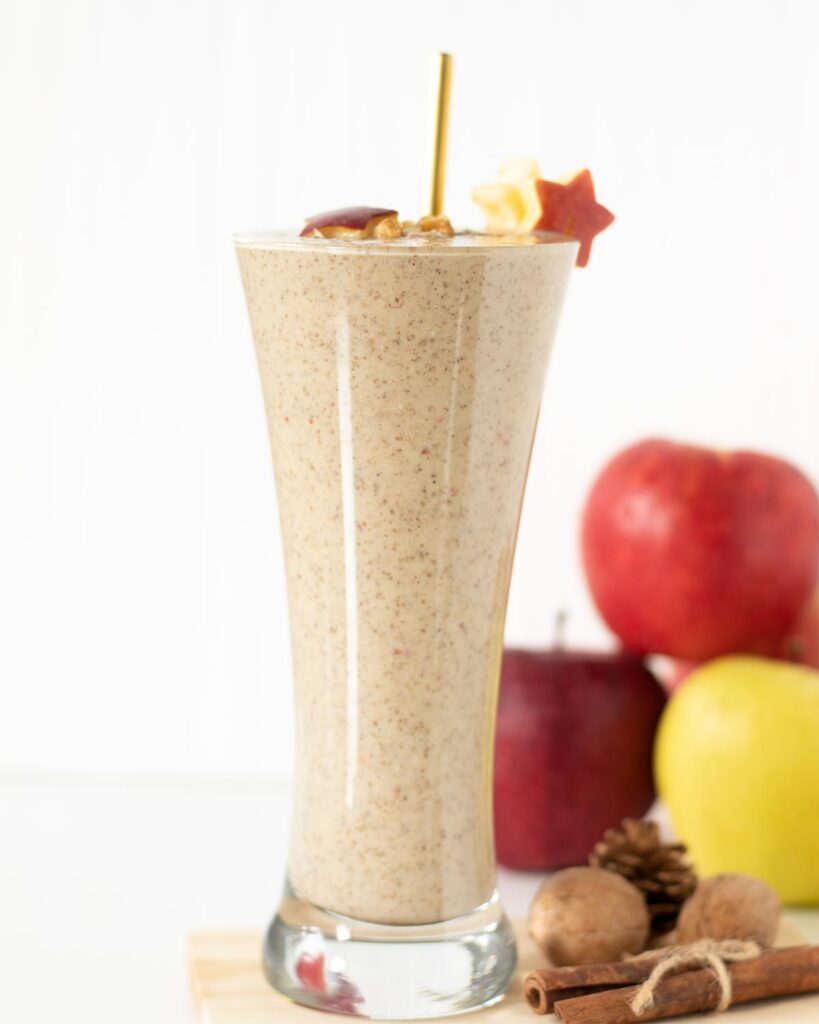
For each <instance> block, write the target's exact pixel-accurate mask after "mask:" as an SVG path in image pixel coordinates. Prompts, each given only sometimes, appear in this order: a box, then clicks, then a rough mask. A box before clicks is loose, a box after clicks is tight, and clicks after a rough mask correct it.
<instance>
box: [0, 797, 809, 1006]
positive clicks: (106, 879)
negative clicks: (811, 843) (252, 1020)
mask: <svg viewBox="0 0 819 1024" xmlns="http://www.w3.org/2000/svg"><path fill="white" fill-rule="evenodd" d="M288 809H289V798H288V791H287V788H286V787H285V786H276V785H274V784H272V783H269V782H264V781H259V782H252V781H250V782H244V783H239V782H235V781H234V782H224V781H219V780H213V781H210V782H189V781H184V780H158V781H156V782H140V781H133V780H128V779H107V780H106V779H95V778H88V779H83V778H76V779H73V780H66V779H65V778H60V779H49V778H45V777H43V778H36V777H28V778H25V779H21V778H17V779H9V778H6V779H0V820H2V823H3V836H2V841H1V842H0V1020H1V1021H3V1022H9V1024H52V1022H54V1024H56V1022H68V1024H74V1022H76V1024H145V1022H150V1024H180V1022H183V1024H185V1022H187V1021H189V1020H191V1019H192V1007H191V1002H190V997H189V993H188V985H187V978H186V973H185V941H186V937H187V935H188V934H189V933H190V932H191V931H194V930H197V929H205V928H230V927H234V926H236V927H239V926H258V927H259V928H261V927H262V926H264V925H265V924H266V923H267V920H268V918H269V916H270V914H271V912H272V910H273V908H274V906H275V903H276V900H277V897H278V894H279V888H280V885H281V881H282V877H283V872H284V867H285V858H286V833H287V827H288ZM539 881H540V878H539V877H538V876H536V875H521V874H516V873H513V872H501V879H500V884H501V890H502V893H503V896H504V900H505V904H506V906H507V909H508V911H509V912H510V914H512V915H521V914H523V913H525V911H526V907H527V904H528V901H529V899H530V897H531V894H532V892H533V891H534V889H535V887H536V886H537V885H538V883H539ZM790 913H791V915H792V916H793V917H794V919H795V920H796V922H797V924H798V926H799V927H800V928H801V929H802V931H803V933H804V934H805V935H806V936H808V937H809V938H810V939H812V940H813V941H819V913H815V912H808V911H799V912H790Z"/></svg>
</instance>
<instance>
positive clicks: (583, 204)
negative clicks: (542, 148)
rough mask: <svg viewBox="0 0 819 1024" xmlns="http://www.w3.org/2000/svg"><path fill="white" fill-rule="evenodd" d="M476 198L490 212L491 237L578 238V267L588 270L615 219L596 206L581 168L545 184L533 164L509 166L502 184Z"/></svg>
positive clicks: (474, 194)
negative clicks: (595, 243)
mask: <svg viewBox="0 0 819 1024" xmlns="http://www.w3.org/2000/svg"><path fill="white" fill-rule="evenodd" d="M472 198H473V199H474V200H475V202H476V203H477V204H478V205H479V206H480V207H481V209H482V210H483V211H484V213H485V214H486V219H487V228H486V229H487V231H489V232H491V233H511V234H528V233H529V232H530V231H556V232H558V233H559V234H561V235H565V236H566V237H567V238H576V239H577V240H578V241H579V242H580V250H579V251H578V254H577V265H578V267H585V266H586V264H587V263H588V262H589V256H590V254H591V244H592V240H593V239H594V237H595V236H596V235H598V234H599V233H600V232H601V231H603V230H604V229H605V228H607V227H608V226H609V224H611V222H612V221H613V220H614V214H613V213H611V212H610V211H609V210H607V209H606V207H605V206H601V205H600V203H598V202H597V199H596V197H595V194H594V182H593V181H592V176H591V172H590V171H588V170H582V171H580V172H579V173H577V174H575V175H574V177H572V178H571V179H569V180H568V181H565V182H558V181H546V180H545V179H543V178H541V177H540V172H539V170H538V166H537V164H536V163H535V162H534V161H533V160H514V161H509V162H507V163H505V164H504V165H503V167H502V168H501V171H500V181H499V182H498V183H497V184H495V185H480V186H478V187H477V188H475V189H473V191H472Z"/></svg>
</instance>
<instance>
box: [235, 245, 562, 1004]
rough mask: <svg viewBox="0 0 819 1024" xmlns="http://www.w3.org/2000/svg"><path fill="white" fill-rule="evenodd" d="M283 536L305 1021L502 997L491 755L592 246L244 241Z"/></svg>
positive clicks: (290, 986)
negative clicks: (526, 512) (539, 444)
mask: <svg viewBox="0 0 819 1024" xmlns="http://www.w3.org/2000/svg"><path fill="white" fill-rule="evenodd" d="M236 244H237V251H238V257H239V265H240V268H241V273H242V279H243V282H244V288H245V294H246V298H247V305H248V309H249V312H250V321H251V326H252V330H253V337H254V341H255V346H256V353H257V357H258V365H259V372H260V374H261V381H262V389H263V393H264V400H265V407H266V411H267V422H268V427H269V433H270V444H271V449H272V453H273V464H274V469H275V476H276V487H277V494H278V502H279V515H280V521H281V529H282V533H283V538H284V554H285V563H286V573H287V587H288V597H289V604H290V628H291V641H292V647H293V666H294V676H295V698H296V699H295V704H296V736H297V743H296V773H295V807H294V815H293V823H292V840H291V849H290V857H289V877H288V879H287V882H286V886H285V892H284V896H283V899H282V902H281V905H280V907H279V910H278V913H277V914H276V917H275V918H274V921H273V923H272V925H271V927H270V930H269V932H268V936H267V939H266V942H265V966H266V971H267V975H268V978H269V979H270V981H271V983H272V984H273V985H274V986H275V987H276V988H277V989H279V990H280V991H282V992H284V993H286V994H287V995H289V996H291V997H292V998H293V999H296V1000H297V1001H299V1002H302V1003H306V1004H308V1005H312V1006H317V1007H321V1008H324V1009H334V1010H337V1011H339V1012H347V1013H356V1014H361V1015H365V1016H371V1017H380V1018H393V1019H401V1018H404V1019H406V1018H417V1017H433V1016H442V1015H446V1014H449V1013H455V1012H462V1011H464V1010H469V1009H477V1008H479V1007H481V1006H485V1005H488V1004H490V1003H492V1002H494V1001H496V1000H498V999H500V998H502V996H503V994H504V992H505V990H506V986H507V984H508V982H509V979H510V977H511V974H512V972H513V970H514V965H515V948H514V939H513V936H512V934H511V930H510V928H509V925H508V923H507V921H506V919H505V917H504V915H503V912H502V910H501V908H500V905H499V902H498V896H497V892H496V888H495V858H494V846H493V835H492V805H491V789H492V786H491V781H492V753H493V743H494V725H495V706H496V698H497V686H498V673H499V666H500V658H501V652H502V644H503V626H504V617H505V614H506V599H507V591H508V586H509V577H510V573H511V569H512V558H513V553H514V548H515V538H516V533H517V525H518V518H519V514H520V507H521V501H522V497H523V490H524V485H525V480H526V472H527V468H528V463H529V455H530V451H531V446H532V440H533V437H534V431H535V424H536V421H537V415H538V408H539V405H540V398H541V392H542V386H543V379H544V374H545V371H546V365H547V362H548V357H549V351H550V349H551V345H552V340H553V337H554V334H555V329H556V326H557V321H558V316H559V312H560V307H561V304H562V301H563V296H564V293H565V290H566V285H567V282H568V278H569V274H570V271H571V267H572V265H573V264H574V260H575V256H576V252H577V244H576V243H575V242H573V241H567V240H564V239H562V238H556V237H549V236H538V237H533V236H529V237H527V238H492V237H487V236H474V235H473V236H469V235H464V236H456V238H454V239H451V240H450V239H439V240H437V241H432V240H430V239H429V238H403V239H399V240H396V241H392V242H378V241H357V242H341V241H339V240H325V239H300V238H294V237H292V236H291V237H285V236H279V235H266V236H247V237H241V238H238V239H237V243H236Z"/></svg>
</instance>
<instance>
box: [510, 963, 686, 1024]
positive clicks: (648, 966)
mask: <svg viewBox="0 0 819 1024" xmlns="http://www.w3.org/2000/svg"><path fill="white" fill-rule="evenodd" d="M666 955H667V950H665V949H659V950H657V951H656V952H654V953H643V954H642V956H635V957H629V958H628V959H627V960H615V961H613V962H610V963H602V964H578V966H576V967H548V968H545V969H543V970H538V971H530V972H529V974H527V975H526V978H525V980H524V982H523V994H524V995H525V996H526V1001H527V1002H528V1003H529V1005H530V1006H531V1008H532V1009H533V1010H534V1011H535V1013H539V1014H544V1013H551V1012H552V1011H553V1009H554V1005H555V1003H556V1002H558V1000H560V999H572V998H574V997H576V996H582V995H589V994H590V993H592V992H601V991H603V990H604V989H609V988H623V987H625V986H626V985H634V984H636V983H637V982H639V981H645V980H646V978H647V977H648V976H649V974H651V972H652V971H653V970H654V968H655V967H656V966H657V964H658V963H659V962H660V961H661V960H662V959H663V958H664V957H665V956H666Z"/></svg>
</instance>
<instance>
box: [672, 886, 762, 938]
mask: <svg viewBox="0 0 819 1024" xmlns="http://www.w3.org/2000/svg"><path fill="white" fill-rule="evenodd" d="M779 912H780V904H779V897H778V896H777V895H776V893H775V892H774V891H773V889H772V888H771V887H770V886H769V885H768V884H767V883H765V882H763V881H761V880H760V879H759V878H752V877H751V876H750V875H714V877H713V878H706V879H705V880H704V881H702V882H700V884H699V885H698V886H697V888H696V890H695V891H694V895H693V896H691V897H690V898H689V899H688V900H686V901H685V903H684V904H683V908H682V910H681V911H680V916H679V920H678V922H677V940H678V941H679V942H683V943H685V942H695V941H696V940H697V939H752V940H753V941H754V942H757V943H759V945H760V946H770V945H772V944H773V941H774V938H775V937H776V930H777V928H778V926H779Z"/></svg>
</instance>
